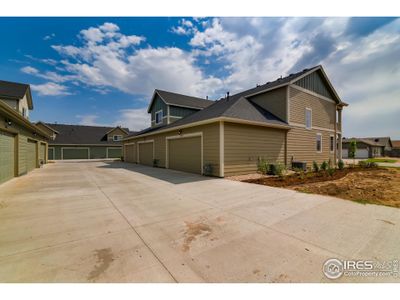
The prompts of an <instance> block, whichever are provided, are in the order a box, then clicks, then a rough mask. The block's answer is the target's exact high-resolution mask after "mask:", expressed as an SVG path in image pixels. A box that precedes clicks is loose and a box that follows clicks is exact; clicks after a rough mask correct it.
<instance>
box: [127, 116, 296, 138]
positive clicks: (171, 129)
mask: <svg viewBox="0 0 400 300" xmlns="http://www.w3.org/2000/svg"><path fill="white" fill-rule="evenodd" d="M219 121H225V122H231V123H238V124H246V125H255V126H263V127H270V128H277V129H286V130H289V129H291V128H293V127H292V126H290V125H283V124H271V123H264V122H255V121H249V120H244V119H236V118H228V117H217V118H212V119H208V120H204V121H199V122H193V123H190V124H186V125H182V126H175V127H171V128H166V129H161V130H158V131H155V132H150V133H144V134H140V135H134V136H131V137H126V138H124V139H122V141H123V142H124V141H129V140H132V139H136V138H141V137H146V136H152V135H155V134H160V133H165V132H170V131H174V130H179V129H184V128H190V127H195V126H201V125H206V124H210V123H215V122H219Z"/></svg>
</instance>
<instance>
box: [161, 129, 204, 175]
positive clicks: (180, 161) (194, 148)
mask: <svg viewBox="0 0 400 300" xmlns="http://www.w3.org/2000/svg"><path fill="white" fill-rule="evenodd" d="M167 141H168V142H167V147H168V168H170V169H174V170H178V171H183V172H189V173H196V174H202V167H201V166H202V142H201V136H190V137H182V138H169V139H168V138H167Z"/></svg>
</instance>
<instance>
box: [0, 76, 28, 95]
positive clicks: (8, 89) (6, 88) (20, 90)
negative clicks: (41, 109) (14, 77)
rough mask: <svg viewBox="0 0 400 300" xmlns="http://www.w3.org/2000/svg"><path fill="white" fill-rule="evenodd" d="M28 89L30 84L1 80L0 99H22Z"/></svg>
mask: <svg viewBox="0 0 400 300" xmlns="http://www.w3.org/2000/svg"><path fill="white" fill-rule="evenodd" d="M28 88H29V85H28V84H24V83H17V82H10V81H4V80H0V97H1V96H3V97H7V98H15V99H21V98H23V97H24V95H25V93H26V90H27V89H28Z"/></svg>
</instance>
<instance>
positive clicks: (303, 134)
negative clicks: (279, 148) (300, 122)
mask: <svg viewBox="0 0 400 300" xmlns="http://www.w3.org/2000/svg"><path fill="white" fill-rule="evenodd" d="M317 133H320V134H322V152H321V153H319V152H317V150H316V149H317V146H316V139H317V138H316V136H317ZM331 135H333V133H332V132H329V131H323V130H315V129H313V130H307V129H304V128H293V129H291V130H289V132H288V133H287V144H288V146H287V147H288V153H287V159H288V165H289V166H290V163H291V160H292V158H293V160H294V161H302V162H306V163H307V167H311V166H312V162H313V161H316V162H318V163H322V162H323V161H324V160H325V161H328V160H329V159H331V160H332V163H334V154H333V153H331V152H330V148H329V146H330V136H331Z"/></svg>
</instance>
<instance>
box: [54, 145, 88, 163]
mask: <svg viewBox="0 0 400 300" xmlns="http://www.w3.org/2000/svg"><path fill="white" fill-rule="evenodd" d="M64 149H67V150H68V149H86V150H87V151H88V158H87V159H90V148H89V147H61V160H64ZM54 156H55V154H54Z"/></svg>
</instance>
